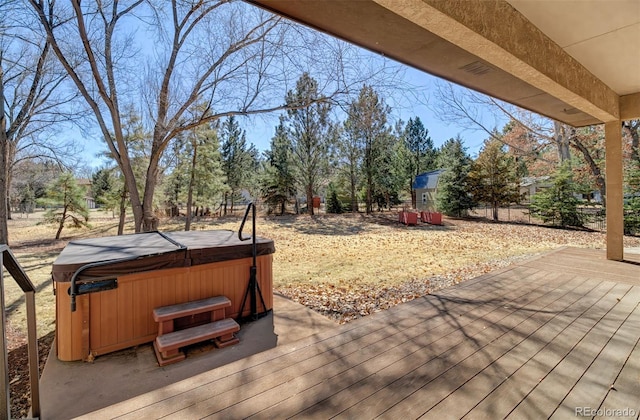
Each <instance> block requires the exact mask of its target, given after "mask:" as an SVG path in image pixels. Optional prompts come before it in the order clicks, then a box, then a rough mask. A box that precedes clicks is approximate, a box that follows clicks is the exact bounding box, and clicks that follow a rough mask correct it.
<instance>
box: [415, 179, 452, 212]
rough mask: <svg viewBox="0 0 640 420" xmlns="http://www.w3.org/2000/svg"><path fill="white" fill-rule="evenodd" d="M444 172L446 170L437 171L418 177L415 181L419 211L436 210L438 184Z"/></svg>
mask: <svg viewBox="0 0 640 420" xmlns="http://www.w3.org/2000/svg"><path fill="white" fill-rule="evenodd" d="M443 172H444V169H436V170H435V171H429V172H424V173H421V174H420V175H418V176H416V179H415V180H414V181H413V189H414V191H415V192H416V207H417V208H418V210H426V211H435V210H436V199H437V194H438V183H439V181H440V175H441V174H442V173H443Z"/></svg>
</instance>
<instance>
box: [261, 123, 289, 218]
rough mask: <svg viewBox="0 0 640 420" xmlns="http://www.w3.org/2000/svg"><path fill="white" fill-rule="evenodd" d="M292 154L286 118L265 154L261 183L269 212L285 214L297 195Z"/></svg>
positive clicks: (278, 127) (280, 124) (279, 125)
mask: <svg viewBox="0 0 640 420" xmlns="http://www.w3.org/2000/svg"><path fill="white" fill-rule="evenodd" d="M292 153H293V152H292V148H291V141H290V140H289V137H288V134H287V129H286V127H285V125H284V117H280V123H279V124H278V126H277V127H276V132H275V135H274V136H273V138H272V139H271V147H270V149H269V150H267V151H266V153H265V156H266V169H265V172H264V175H263V177H262V181H261V195H262V198H263V199H264V200H265V202H266V203H267V205H268V206H269V209H270V210H269V211H270V212H271V211H272V210H273V209H275V208H279V213H280V215H283V214H284V212H285V209H286V205H287V203H288V202H290V201H291V200H292V199H295V195H296V187H295V183H296V181H295V177H294V174H293V163H292V161H291V157H292Z"/></svg>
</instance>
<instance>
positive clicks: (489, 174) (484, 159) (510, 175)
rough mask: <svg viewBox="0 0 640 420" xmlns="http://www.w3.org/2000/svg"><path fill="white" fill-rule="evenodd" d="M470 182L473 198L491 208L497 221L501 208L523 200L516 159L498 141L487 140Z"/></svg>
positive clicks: (471, 173)
mask: <svg viewBox="0 0 640 420" xmlns="http://www.w3.org/2000/svg"><path fill="white" fill-rule="evenodd" d="M496 136H498V135H497V134H496ZM468 179H469V187H470V189H469V191H470V192H471V194H472V196H473V199H474V200H475V201H476V202H479V203H486V204H489V205H491V208H492V210H493V220H498V209H499V208H500V207H501V206H504V205H509V204H511V203H514V202H517V201H519V185H520V184H519V180H518V177H517V174H516V165H515V160H514V159H513V157H511V156H508V155H507V153H506V152H505V150H504V144H503V143H502V142H501V141H500V140H498V139H497V138H493V139H490V140H486V141H485V143H484V147H483V148H482V151H481V152H480V155H478V158H477V159H476V161H475V162H473V164H472V165H471V170H470V171H469V178H468Z"/></svg>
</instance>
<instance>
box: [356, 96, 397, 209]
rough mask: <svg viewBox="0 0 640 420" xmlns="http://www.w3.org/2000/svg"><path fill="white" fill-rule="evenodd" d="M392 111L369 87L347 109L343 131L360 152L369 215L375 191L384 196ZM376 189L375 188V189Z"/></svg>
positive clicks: (389, 163) (389, 151)
mask: <svg viewBox="0 0 640 420" xmlns="http://www.w3.org/2000/svg"><path fill="white" fill-rule="evenodd" d="M390 112H391V109H390V108H389V107H388V106H387V105H386V104H385V103H384V100H382V99H380V98H379V97H378V94H377V93H376V92H375V91H374V90H373V88H372V87H371V86H366V85H365V86H363V87H362V89H361V90H360V94H359V95H358V99H357V100H355V101H353V102H352V103H351V105H350V106H349V112H348V117H347V122H346V123H345V131H346V132H347V135H348V136H350V137H351V138H352V139H353V140H352V142H353V143H354V144H356V145H358V147H360V148H361V153H362V174H363V182H364V190H365V201H366V212H367V214H368V213H371V212H372V205H373V201H374V196H375V194H376V189H378V190H380V191H381V192H382V194H383V195H387V194H386V192H387V190H388V188H387V187H388V185H389V184H390V183H389V182H388V181H389V180H388V179H384V178H385V177H387V176H388V171H389V169H390V166H391V158H390V153H391V148H390V146H391V145H392V142H391V141H390V133H391V130H390V129H389V127H388V125H387V116H388V115H389V113H390ZM376 187H377V188H376Z"/></svg>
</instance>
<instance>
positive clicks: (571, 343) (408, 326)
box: [42, 248, 640, 419]
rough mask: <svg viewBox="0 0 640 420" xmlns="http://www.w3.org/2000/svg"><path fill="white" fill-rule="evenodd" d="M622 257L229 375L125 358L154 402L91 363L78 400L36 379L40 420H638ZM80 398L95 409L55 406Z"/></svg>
mask: <svg viewBox="0 0 640 420" xmlns="http://www.w3.org/2000/svg"><path fill="white" fill-rule="evenodd" d="M628 258H629V260H630V261H629V263H626V262H613V261H607V260H606V259H605V255H604V252H603V251H597V250H586V249H574V248H566V249H561V250H557V251H554V252H551V253H548V254H545V255H543V256H540V257H537V258H534V259H531V260H527V261H522V262H520V263H518V264H515V265H512V266H509V267H506V268H503V269H501V270H498V271H495V272H492V273H488V274H486V275H484V276H481V277H478V278H476V279H473V280H469V281H467V282H464V283H461V284H459V285H457V286H454V287H451V288H449V289H446V290H442V291H439V292H437V293H434V294H432V295H428V296H425V297H423V298H419V299H416V300H414V301H411V302H407V303H404V304H401V305H399V306H397V307H395V308H392V309H390V310H387V311H384V312H380V313H377V314H375V315H372V316H369V317H367V318H362V319H359V320H356V321H354V322H351V323H349V324H346V325H342V326H335V327H334V326H331V325H325V324H322V325H318V328H317V330H316V331H315V332H317V333H315V334H313V335H311V336H308V337H306V338H303V339H301V340H298V341H295V342H291V343H289V344H284V345H280V344H282V343H278V346H277V347H275V348H271V349H269V350H267V349H264V350H267V351H263V352H261V353H258V354H254V355H252V356H249V357H246V358H243V359H241V360H237V361H235V362H232V363H228V364H225V365H220V364H215V363H214V362H211V361H209V360H208V359H207V357H205V356H204V355H203V356H197V357H192V358H188V359H187V360H186V361H185V362H182V363H187V362H189V360H190V359H191V362H190V363H191V365H185V367H181V366H180V365H181V364H182V363H180V364H177V365H174V366H169V367H167V368H158V367H157V366H155V365H154V363H153V362H154V361H151V362H149V361H147V362H144V366H143V365H142V364H141V361H142V360H143V359H144V358H145V357H147V356H144V355H142V356H140V355H139V356H136V357H137V359H136V361H135V362H133V363H132V362H131V361H126V360H127V359H128V358H129V355H128V354H127V353H124V354H123V355H122V356H121V357H122V360H123V364H124V363H125V361H126V366H127V369H128V371H127V372H126V375H123V376H122V377H121V378H120V380H125V381H126V380H128V381H131V383H135V382H136V381H138V382H140V381H142V382H144V381H149V380H150V379H149V376H148V375H149V373H150V371H153V372H151V374H154V375H156V376H155V377H157V378H160V377H164V378H165V380H166V383H167V384H166V385H163V384H159V383H158V384H155V386H154V389H153V390H151V391H148V392H146V391H144V390H140V391H138V392H131V391H128V390H127V389H125V388H122V389H118V385H116V384H107V383H106V378H105V377H102V375H103V374H104V375H106V373H105V372H104V369H100V363H101V361H100V358H98V360H96V362H95V363H94V364H93V365H88V364H80V366H79V367H78V368H79V369H80V368H81V369H83V372H92V373H90V374H89V375H91V376H92V379H91V382H90V385H85V386H84V387H83V388H80V389H79V388H78V387H77V385H78V384H77V383H76V384H75V385H74V382H75V381H79V380H81V379H80V377H79V376H74V375H71V376H69V377H68V379H66V380H67V381H68V382H65V379H63V378H61V377H59V378H56V380H53V381H51V380H49V381H47V380H46V379H47V378H43V382H42V389H43V393H51V392H52V387H56V388H59V389H58V391H57V396H56V398H51V397H46V396H45V398H43V413H44V416H43V418H68V417H71V416H75V415H79V414H85V417H86V418H91V419H97V418H115V417H118V418H120V417H124V418H132V419H138V418H145V419H147V418H159V417H164V416H168V417H175V418H203V417H207V416H215V417H219V418H246V417H252V416H255V417H256V418H285V417H287V418H289V417H299V418H309V417H313V418H329V417H334V416H338V417H342V418H373V417H378V416H380V417H383V418H393V419H395V418H407V419H408V418H418V417H425V418H434V419H438V418H462V417H464V416H468V417H470V418H491V419H493V418H507V417H510V418H515V419H518V418H542V417H545V418H546V417H557V418H568V417H574V416H575V415H582V414H587V413H594V414H595V412H596V410H601V413H605V414H606V413H614V414H615V413H619V416H624V415H626V414H624V413H627V414H629V415H630V416H631V417H634V418H636V417H637V416H638V415H639V414H640V399H639V398H638V395H640V381H638V377H639V375H640V265H638V263H639V262H640V255H634V254H629V255H628ZM274 306H275V313H276V317H277V316H278V313H279V312H278V306H277V304H276V305H274ZM291 310H292V311H293V309H291ZM284 312H285V311H283V314H284ZM292 314H294V312H291V313H289V315H288V316H289V319H291V320H295V319H296V315H292ZM313 319H314V320H315V318H313ZM262 321H265V324H269V323H271V324H270V325H262V326H261V324H259V322H262ZM259 322H257V323H254V324H251V325H250V326H249V327H248V328H246V333H245V334H246V337H245V340H244V344H248V341H249V340H251V338H250V336H249V334H252V331H250V329H251V328H257V329H259V330H262V331H263V332H264V331H267V332H268V330H269V328H271V335H272V336H273V337H275V335H274V334H273V328H272V327H273V322H274V321H273V318H269V319H267V318H265V319H263V320H261V321H259ZM310 322H312V323H313V322H315V321H310ZM328 322H330V321H328ZM276 324H277V321H276ZM276 329H277V328H276ZM256 332H257V330H256ZM241 340H242V338H241ZM267 341H268V340H267ZM271 344H273V345H275V344H274V343H271ZM255 345H258V344H255ZM273 345H271V347H273ZM239 347H241V346H234V347H232V348H230V349H229V350H230V351H232V352H233V351H238V350H237V349H236V348H239ZM247 347H248V346H247ZM234 349H236V350H234ZM152 353H153V352H152V351H151V353H150V356H148V357H147V358H149V357H152ZM210 353H216V352H210ZM220 353H223V352H220ZM114 359H117V356H114ZM116 363H117V361H116ZM58 364H59V365H60V364H61V363H60V362H58ZM61 365H63V366H64V369H75V365H74V366H65V365H66V364H61ZM187 366H193V370H191V371H188V367H187ZM47 368H49V364H48V365H47ZM196 368H197V369H196ZM179 369H183V370H184V371H185V372H186V371H188V372H187V373H186V374H185V373H180V372H179ZM197 372H201V373H197ZM47 373H48V372H47V370H46V369H45V376H46V374H47ZM87 374H88V373H85V376H86V375H87ZM187 375H188V376H187ZM75 378H77V379H75ZM83 380H86V379H83ZM113 387H116V389H112V388H113ZM112 394H118V396H117V398H114V397H112V396H111V395H112ZM108 399H109V401H107V400H108ZM85 400H86V401H93V402H94V405H93V408H91V407H88V406H87V407H85V409H84V411H78V410H76V411H74V412H71V411H64V410H63V409H61V408H59V406H63V407H64V406H66V405H72V404H74V402H76V403H77V404H82V402H83V401H85ZM95 402H97V404H95ZM54 405H55V406H56V407H58V408H57V410H58V411H56V409H55V408H54ZM61 410H63V411H61ZM91 410H96V411H92V412H91ZM588 410H593V411H588ZM607 410H608V411H607ZM615 410H620V411H615ZM623 410H626V411H623ZM55 413H57V414H55ZM620 413H621V414H620Z"/></svg>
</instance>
